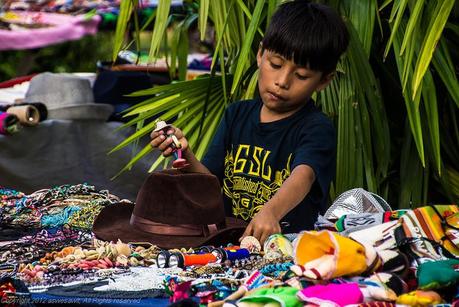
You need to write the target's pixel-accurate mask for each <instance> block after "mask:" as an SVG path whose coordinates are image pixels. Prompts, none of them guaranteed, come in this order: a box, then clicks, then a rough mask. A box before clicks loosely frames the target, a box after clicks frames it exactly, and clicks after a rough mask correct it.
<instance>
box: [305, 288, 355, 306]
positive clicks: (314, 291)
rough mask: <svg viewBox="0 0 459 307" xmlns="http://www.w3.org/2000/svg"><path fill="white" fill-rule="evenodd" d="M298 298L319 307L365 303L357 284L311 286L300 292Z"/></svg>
mask: <svg viewBox="0 0 459 307" xmlns="http://www.w3.org/2000/svg"><path fill="white" fill-rule="evenodd" d="M298 297H299V298H300V299H301V300H302V301H303V302H306V303H313V304H316V305H319V306H333V307H335V306H336V307H339V306H346V305H349V304H359V303H362V302H363V294H362V291H360V288H359V286H358V284H357V283H347V284H328V285H315V286H310V287H307V288H306V289H303V290H301V291H299V292H298Z"/></svg>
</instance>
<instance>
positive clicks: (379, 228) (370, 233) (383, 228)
mask: <svg viewBox="0 0 459 307" xmlns="http://www.w3.org/2000/svg"><path fill="white" fill-rule="evenodd" d="M397 226H398V221H391V222H386V223H383V224H379V225H374V226H371V227H369V228H365V229H361V230H357V231H354V232H352V233H350V234H349V238H351V239H353V240H355V241H357V242H359V243H361V244H365V245H370V246H373V247H374V248H375V249H376V250H377V251H381V250H387V249H396V248H397V242H396V240H395V237H394V229H396V228H397Z"/></svg>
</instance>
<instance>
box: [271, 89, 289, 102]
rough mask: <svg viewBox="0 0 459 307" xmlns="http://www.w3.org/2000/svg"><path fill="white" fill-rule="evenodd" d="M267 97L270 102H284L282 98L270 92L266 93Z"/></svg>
mask: <svg viewBox="0 0 459 307" xmlns="http://www.w3.org/2000/svg"><path fill="white" fill-rule="evenodd" d="M267 93H268V97H269V98H270V99H272V100H286V99H285V98H284V97H283V96H281V95H277V94H275V93H273V92H271V91H267Z"/></svg>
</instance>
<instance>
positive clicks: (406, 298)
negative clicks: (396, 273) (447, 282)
mask: <svg viewBox="0 0 459 307" xmlns="http://www.w3.org/2000/svg"><path fill="white" fill-rule="evenodd" d="M442 301H443V299H442V298H441V296H440V295H439V294H438V293H437V292H434V291H422V290H416V291H412V292H410V293H406V294H402V295H400V296H399V297H398V298H397V301H396V303H397V304H403V305H408V306H416V307H422V306H431V305H434V304H440V303H441V302H442Z"/></svg>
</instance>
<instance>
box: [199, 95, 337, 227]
mask: <svg viewBox="0 0 459 307" xmlns="http://www.w3.org/2000/svg"><path fill="white" fill-rule="evenodd" d="M262 105H263V104H262V101H261V100H260V99H255V100H247V101H240V102H236V103H234V104H231V105H230V106H229V107H228V109H227V110H226V112H225V114H224V117H223V119H222V122H221V123H220V126H219V128H218V129H217V132H216V135H215V136H214V139H213V141H212V143H211V145H210V147H209V150H208V152H207V154H206V156H205V157H204V158H203V160H202V163H203V164H204V165H205V166H206V167H207V168H208V169H209V170H210V171H211V172H212V173H213V174H214V175H216V176H217V177H218V178H219V179H220V180H221V184H222V187H223V191H224V199H225V210H226V214H227V215H228V216H234V217H237V218H242V219H244V220H250V219H251V218H252V217H253V215H254V214H255V213H257V212H258V211H259V210H260V209H261V207H262V206H263V205H264V203H265V202H266V201H268V200H269V199H270V198H271V197H272V196H273V195H274V194H275V193H276V192H277V190H278V189H279V188H280V187H281V185H282V183H283V182H284V181H285V180H286V179H287V178H288V176H289V175H290V173H291V171H292V170H293V169H294V168H295V167H297V166H298V165H308V166H310V167H311V168H312V169H313V170H314V173H315V177H316V180H315V182H314V183H313V186H312V188H311V191H310V193H309V194H308V195H307V196H306V197H305V198H304V199H303V201H302V202H301V203H300V204H299V205H298V206H296V207H295V208H294V209H293V210H292V211H290V212H289V213H288V214H287V215H286V216H285V217H284V218H283V219H282V221H281V226H282V225H283V232H285V233H291V232H298V231H300V230H303V229H312V228H313V226H314V222H315V221H316V219H317V215H318V213H319V212H321V213H323V212H324V211H325V209H326V207H327V196H328V189H329V186H330V182H331V180H332V179H333V175H334V171H335V163H336V136H335V129H334V127H333V124H332V123H331V121H330V120H329V119H328V118H327V117H326V115H325V114H323V113H322V112H321V111H320V110H319V109H318V108H317V107H316V106H315V105H314V101H313V100H310V101H308V102H307V103H306V104H305V106H304V107H303V108H302V109H300V110H299V111H297V112H296V113H294V114H292V115H291V116H289V117H286V118H284V119H281V120H278V121H274V122H270V123H260V110H261V107H262Z"/></svg>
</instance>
